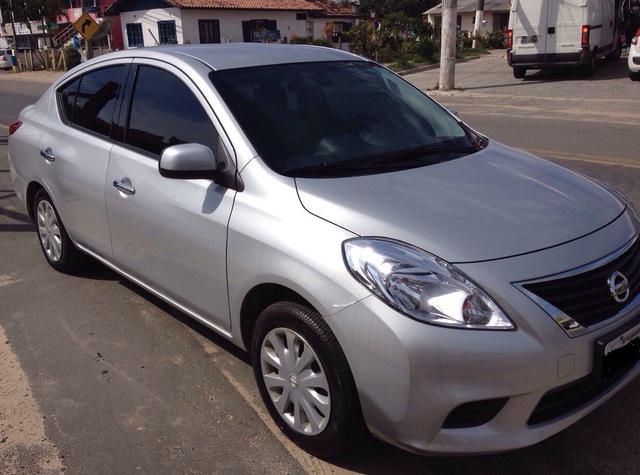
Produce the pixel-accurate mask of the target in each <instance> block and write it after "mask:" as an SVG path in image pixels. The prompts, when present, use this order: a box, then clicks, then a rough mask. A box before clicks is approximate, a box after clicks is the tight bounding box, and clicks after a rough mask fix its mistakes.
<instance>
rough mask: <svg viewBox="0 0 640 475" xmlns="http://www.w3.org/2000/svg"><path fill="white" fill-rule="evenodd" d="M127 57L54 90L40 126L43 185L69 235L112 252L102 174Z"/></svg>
mask: <svg viewBox="0 0 640 475" xmlns="http://www.w3.org/2000/svg"><path fill="white" fill-rule="evenodd" d="M130 63H131V60H130V59H125V60H117V61H110V62H109V63H108V65H105V64H98V65H96V66H95V67H93V68H90V69H88V70H86V71H84V72H83V73H82V74H79V75H76V76H74V77H73V78H71V79H70V80H69V81H66V82H65V83H63V84H62V85H61V86H60V87H58V89H57V91H56V98H55V101H56V104H55V107H54V108H53V109H52V110H51V111H50V120H47V121H46V122H45V123H44V124H43V134H42V136H41V139H40V149H41V151H40V154H41V157H42V160H43V161H44V162H45V164H46V166H47V167H48V170H47V173H46V174H45V176H44V180H45V184H46V185H47V187H48V188H49V191H50V192H51V194H52V195H53V196H52V198H53V199H54V200H55V202H56V206H57V208H58V211H59V212H60V214H61V216H62V219H63V221H64V224H65V227H66V228H67V232H68V233H69V235H70V236H71V237H72V239H73V240H74V241H75V242H77V243H78V244H80V245H83V246H85V247H87V248H89V249H91V250H92V251H94V252H96V253H98V254H100V255H103V256H109V255H111V240H110V237H109V228H108V224H107V213H106V208H105V201H104V194H105V181H104V180H105V177H106V174H107V166H108V163H109V153H110V152H111V145H112V141H111V132H112V127H113V117H114V111H115V108H116V104H117V103H118V98H119V95H120V94H121V93H122V89H123V87H124V82H125V78H126V75H127V71H128V68H129V65H130Z"/></svg>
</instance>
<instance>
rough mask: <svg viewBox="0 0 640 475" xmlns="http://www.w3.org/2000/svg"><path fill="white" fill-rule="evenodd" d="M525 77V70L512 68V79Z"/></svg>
mask: <svg viewBox="0 0 640 475" xmlns="http://www.w3.org/2000/svg"><path fill="white" fill-rule="evenodd" d="M526 75H527V70H526V68H520V67H518V68H513V77H514V78H516V79H524V77H525V76H526Z"/></svg>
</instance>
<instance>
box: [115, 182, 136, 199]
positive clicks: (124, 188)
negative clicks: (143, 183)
mask: <svg viewBox="0 0 640 475" xmlns="http://www.w3.org/2000/svg"><path fill="white" fill-rule="evenodd" d="M113 187H114V188H115V189H116V190H118V191H121V192H122V193H124V194H125V195H129V196H131V195H135V194H136V189H135V188H134V187H133V185H132V184H131V181H129V179H128V178H123V179H122V180H120V181H118V180H113Z"/></svg>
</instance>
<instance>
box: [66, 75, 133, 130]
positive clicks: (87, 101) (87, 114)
mask: <svg viewBox="0 0 640 475" xmlns="http://www.w3.org/2000/svg"><path fill="white" fill-rule="evenodd" d="M124 72H125V67H124V66H112V67H109V68H104V69H99V70H97V71H92V72H90V73H88V74H85V75H84V76H82V79H81V81H80V87H79V89H78V97H77V98H76V106H75V111H74V114H73V120H72V122H73V123H74V124H76V125H79V126H80V127H84V128H85V129H89V130H92V131H94V132H97V133H98V134H101V135H106V136H109V134H110V133H111V123H112V121H113V108H114V106H115V103H116V100H117V98H118V90H119V89H120V85H121V84H122V82H123V80H124Z"/></svg>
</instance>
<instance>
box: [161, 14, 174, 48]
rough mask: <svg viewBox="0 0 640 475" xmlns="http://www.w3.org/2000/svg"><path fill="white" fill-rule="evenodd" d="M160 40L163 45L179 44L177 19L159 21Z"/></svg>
mask: <svg viewBox="0 0 640 475" xmlns="http://www.w3.org/2000/svg"><path fill="white" fill-rule="evenodd" d="M158 41H159V42H160V44H161V45H175V44H178V37H177V35H176V22H175V20H165V21H159V22H158Z"/></svg>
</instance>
